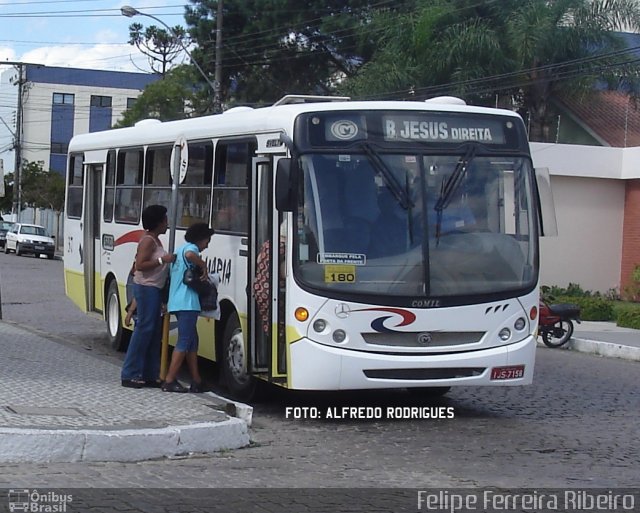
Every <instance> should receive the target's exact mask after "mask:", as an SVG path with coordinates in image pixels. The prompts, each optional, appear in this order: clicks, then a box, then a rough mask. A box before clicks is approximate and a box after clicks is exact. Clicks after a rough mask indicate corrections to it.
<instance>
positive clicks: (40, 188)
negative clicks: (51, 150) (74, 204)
mask: <svg viewBox="0 0 640 513" xmlns="http://www.w3.org/2000/svg"><path fill="white" fill-rule="evenodd" d="M21 180H22V204H23V205H24V206H26V205H28V206H30V207H34V208H50V209H52V210H55V211H57V212H61V211H62V210H64V188H65V182H64V178H63V177H62V176H61V175H59V174H58V173H55V172H51V171H45V170H44V169H43V167H42V164H39V163H37V162H25V163H24V165H23V166H22V170H21Z"/></svg>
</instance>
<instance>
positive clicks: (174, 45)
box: [129, 23, 187, 77]
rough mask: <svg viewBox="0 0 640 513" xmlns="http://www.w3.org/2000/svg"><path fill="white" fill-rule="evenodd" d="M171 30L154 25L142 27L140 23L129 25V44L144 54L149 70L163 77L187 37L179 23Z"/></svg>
mask: <svg viewBox="0 0 640 513" xmlns="http://www.w3.org/2000/svg"><path fill="white" fill-rule="evenodd" d="M171 32H172V33H169V32H168V31H167V30H165V29H162V28H158V27H156V26H155V25H151V26H149V27H147V28H146V29H143V27H142V24H141V23H132V24H131V25H129V44H130V45H134V46H135V47H136V48H137V49H138V50H140V52H142V53H143V54H144V55H146V56H147V58H148V59H149V66H150V67H151V70H152V71H153V72H154V73H159V74H160V75H162V76H163V77H164V76H165V74H166V73H167V71H169V68H170V67H171V64H172V63H173V61H174V60H175V59H176V57H177V56H178V55H179V54H180V52H181V51H182V45H183V44H184V43H185V41H186V38H187V35H186V33H185V31H184V28H182V27H181V26H179V25H176V26H175V27H172V29H171Z"/></svg>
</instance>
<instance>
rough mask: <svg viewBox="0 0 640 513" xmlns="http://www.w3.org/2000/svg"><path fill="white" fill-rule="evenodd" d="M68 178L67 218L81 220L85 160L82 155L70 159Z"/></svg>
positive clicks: (72, 156)
mask: <svg viewBox="0 0 640 513" xmlns="http://www.w3.org/2000/svg"><path fill="white" fill-rule="evenodd" d="M68 177H69V178H68V180H67V187H68V189H69V190H68V191H67V217H70V218H74V219H80V218H81V217H82V200H83V191H84V173H83V158H82V155H81V154H77V153H76V154H74V155H71V157H70V158H69V172H68Z"/></svg>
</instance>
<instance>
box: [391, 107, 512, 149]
mask: <svg viewBox="0 0 640 513" xmlns="http://www.w3.org/2000/svg"><path fill="white" fill-rule="evenodd" d="M506 124H507V125H509V124H511V125H512V126H513V123H512V122H511V121H507V122H506ZM382 130H383V136H384V139H385V141H426V142H451V143H458V142H466V141H477V142H481V143H484V144H504V143H505V136H504V125H503V122H502V121H499V120H495V119H489V118H488V117H487V118H484V117H465V116H462V117H458V116H456V117H454V116H442V115H439V116H437V117H435V116H432V115H431V116H430V115H428V114H423V115H416V114H410V113H407V115H403V114H393V115H385V116H383V117H382Z"/></svg>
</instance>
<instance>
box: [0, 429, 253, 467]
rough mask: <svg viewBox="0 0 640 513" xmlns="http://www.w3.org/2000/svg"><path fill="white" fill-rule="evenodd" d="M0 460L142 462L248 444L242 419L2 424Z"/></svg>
mask: <svg viewBox="0 0 640 513" xmlns="http://www.w3.org/2000/svg"><path fill="white" fill-rule="evenodd" d="M0 439H2V444H0V463H21V462H31V463H71V462H77V461H141V460H149V459H154V458H163V457H171V456H180V455H184V454H189V453H200V452H202V453H205V452H214V451H222V450H228V449H238V448H240V447H245V446H247V445H249V434H248V430H247V424H246V422H245V421H243V420H240V419H237V418H229V419H227V420H225V421H223V422H202V423H198V424H189V425H184V426H171V427H166V428H162V429H123V430H108V431H107V430H93V429H81V430H75V429H73V430H71V429H20V428H0Z"/></svg>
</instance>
